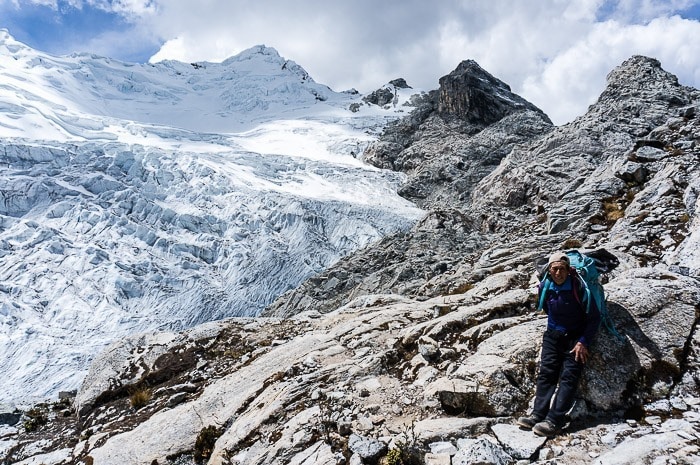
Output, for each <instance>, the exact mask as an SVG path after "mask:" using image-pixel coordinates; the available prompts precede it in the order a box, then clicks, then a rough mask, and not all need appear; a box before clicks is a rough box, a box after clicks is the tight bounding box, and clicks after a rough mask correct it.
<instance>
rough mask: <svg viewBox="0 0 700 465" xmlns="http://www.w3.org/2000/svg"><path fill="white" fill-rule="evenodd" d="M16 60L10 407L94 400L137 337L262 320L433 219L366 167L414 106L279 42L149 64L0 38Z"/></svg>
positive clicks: (11, 92)
mask: <svg viewBox="0 0 700 465" xmlns="http://www.w3.org/2000/svg"><path fill="white" fill-rule="evenodd" d="M0 56H2V59H1V60H0V167H1V168H0V371H1V372H2V373H3V375H4V376H3V377H2V379H1V380H0V401H2V402H14V403H31V402H36V401H39V400H44V399H47V398H49V397H55V396H56V394H57V393H58V392H59V391H61V390H72V389H75V388H77V387H78V386H79V385H80V383H81V381H82V379H83V377H84V375H85V373H86V372H87V368H88V364H89V363H90V361H91V360H92V359H93V358H94V357H95V355H96V354H98V353H99V352H100V351H101V350H102V349H103V348H104V347H106V346H107V345H108V344H110V343H111V342H113V341H115V340H118V339H121V338H124V337H127V336H129V335H133V334H137V333H142V332H152V331H161V330H162V331H165V330H180V329H184V328H188V327H192V326H194V325H197V324H200V323H203V322H207V321H212V320H217V319H222V318H228V317H235V316H254V315H257V314H258V313H259V312H260V311H261V310H262V309H263V308H265V306H266V305H268V304H269V303H271V302H272V300H274V299H275V298H276V297H278V296H279V295H281V294H282V293H284V292H285V291H287V290H290V289H292V288H294V287H295V286H297V285H298V284H299V283H301V282H302V281H303V280H304V279H306V278H308V277H309V276H312V275H314V274H318V273H320V272H322V271H323V270H324V269H326V268H327V267H328V266H330V265H332V264H333V263H335V262H336V261H337V260H339V259H340V258H341V257H343V256H345V255H347V254H349V253H351V252H353V251H355V250H357V249H359V248H362V247H364V246H366V245H368V244H370V243H372V242H374V241H376V240H378V239H380V238H381V237H383V236H386V235H387V234H391V233H393V232H395V231H399V230H405V229H408V228H410V227H411V226H412V225H413V224H415V222H416V221H417V220H418V219H419V218H421V217H422V216H423V214H424V212H423V211H422V210H420V209H419V208H417V207H416V206H415V205H413V204H412V203H410V202H408V201H406V200H404V199H402V198H401V197H399V196H398V195H397V193H396V192H397V190H398V188H399V186H400V184H401V183H402V182H403V177H402V175H400V174H398V173H393V172H387V171H383V170H379V169H376V168H373V167H371V166H369V165H367V164H365V163H363V162H362V153H363V151H364V149H365V148H366V147H367V146H368V144H370V143H371V142H372V141H374V140H375V139H376V138H377V136H378V134H379V132H380V131H381V130H382V128H383V127H384V126H385V125H386V124H387V123H389V122H391V121H393V120H395V119H397V118H398V117H400V116H401V115H402V114H403V113H404V112H407V111H409V110H408V109H407V107H406V105H407V104H408V103H409V102H410V94H411V93H416V92H417V91H414V90H411V89H394V91H395V93H396V98H395V100H394V103H393V104H392V105H387V106H385V107H384V108H379V107H377V106H375V105H368V104H366V103H363V101H362V98H361V97H362V96H361V95H360V94H358V93H357V92H355V91H346V92H335V91H333V90H331V89H330V88H328V87H327V86H324V85H322V84H318V83H316V82H315V81H314V80H313V79H312V78H311V77H310V76H309V75H308V73H307V72H306V71H305V70H304V69H303V68H302V67H301V66H299V65H298V64H296V63H294V62H293V61H290V60H286V59H284V58H282V57H281V56H280V55H279V54H278V53H277V51H276V50H275V49H273V48H270V47H266V46H264V45H260V46H256V47H253V48H251V49H249V50H246V51H244V52H242V53H240V54H239V55H237V56H235V57H232V58H230V59H228V60H226V61H224V62H222V63H206V62H205V63H190V64H187V63H179V62H162V63H157V64H133V63H124V62H119V61H116V60H112V59H109V58H106V57H100V56H95V55H90V54H72V55H70V56H61V57H58V56H52V55H48V54H45V53H42V52H39V51H36V50H33V49H31V48H30V47H28V46H26V45H24V44H22V43H20V42H18V41H16V40H14V39H13V37H12V36H11V35H10V33H9V32H8V31H6V30H0ZM353 104H354V105H353ZM351 106H352V107H353V111H351V110H350V108H351Z"/></svg>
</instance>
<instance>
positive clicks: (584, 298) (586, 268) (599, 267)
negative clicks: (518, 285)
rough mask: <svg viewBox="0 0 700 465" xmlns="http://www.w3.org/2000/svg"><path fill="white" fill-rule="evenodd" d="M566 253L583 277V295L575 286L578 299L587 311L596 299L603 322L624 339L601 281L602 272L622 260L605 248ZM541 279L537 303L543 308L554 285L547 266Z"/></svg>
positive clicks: (620, 338)
mask: <svg viewBox="0 0 700 465" xmlns="http://www.w3.org/2000/svg"><path fill="white" fill-rule="evenodd" d="M564 253H566V256H567V257H569V263H570V265H571V268H573V269H574V273H575V274H576V275H578V276H579V277H580V278H581V279H580V281H581V282H582V283H583V295H581V296H579V295H578V294H577V292H576V286H574V295H575V296H576V299H577V300H578V301H579V302H580V303H581V305H583V306H584V307H585V308H586V313H588V312H589V311H590V308H591V301H595V303H596V306H597V307H598V311H599V312H600V322H601V324H602V325H603V326H605V327H606V328H607V330H608V332H610V334H612V335H613V336H615V337H616V338H617V339H619V340H621V341H622V340H624V338H623V337H622V336H621V335H620V333H619V332H618V331H617V329H615V324H614V323H613V321H612V318H610V314H609V313H608V307H607V305H606V303H605V291H604V290H603V285H602V284H601V283H600V275H601V273H607V272H609V271H612V270H614V269H615V268H616V267H617V266H618V265H619V264H620V261H619V260H618V259H617V257H615V256H614V255H613V254H611V253H610V252H608V251H607V250H605V249H598V250H594V251H592V252H589V253H586V254H583V253H581V252H579V251H578V250H567V251H565V252H564ZM540 281H541V282H542V291H541V292H540V299H539V302H538V305H537V309H538V310H542V308H543V307H544V299H545V294H546V293H547V290H548V289H549V287H550V286H551V285H552V279H551V278H550V276H549V272H548V271H547V268H546V267H545V268H544V270H543V272H542V273H541V274H540Z"/></svg>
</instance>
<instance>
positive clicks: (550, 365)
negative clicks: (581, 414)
mask: <svg viewBox="0 0 700 465" xmlns="http://www.w3.org/2000/svg"><path fill="white" fill-rule="evenodd" d="M537 301H538V302H539V307H540V308H541V309H542V310H544V311H545V312H546V313H547V329H546V331H545V332H544V335H543V337H542V352H541V358H540V371H539V374H538V376H537V388H536V391H535V403H534V407H533V410H532V413H531V414H530V415H529V416H525V417H520V418H518V421H517V423H518V425H520V426H521V427H523V428H526V429H532V431H533V432H534V433H535V434H537V435H538V436H547V437H553V436H555V435H557V434H558V433H559V432H560V431H561V429H562V428H563V427H564V424H565V423H566V420H567V417H566V414H567V412H568V411H569V410H570V409H571V407H573V405H574V396H575V394H576V389H577V387H578V382H579V379H580V378H581V374H582V372H583V368H584V365H585V364H586V361H587V360H588V356H589V350H588V347H589V346H590V344H591V342H592V341H593V337H594V336H595V333H596V331H597V330H598V326H599V325H600V313H599V311H598V305H597V304H596V302H595V299H593V298H591V297H590V293H589V291H588V287H587V285H586V283H585V281H584V280H583V279H582V278H581V276H580V275H579V274H578V272H577V271H576V269H574V268H572V267H571V262H570V259H569V256H568V255H567V254H565V253H563V252H557V253H555V254H553V255H552V256H551V257H550V258H549V261H548V263H547V271H546V273H545V275H544V277H543V279H542V280H541V281H540V284H539V292H538V296H537ZM557 384H558V385H559V389H557ZM555 390H556V396H554V392H555ZM553 396H554V402H552V397H553Z"/></svg>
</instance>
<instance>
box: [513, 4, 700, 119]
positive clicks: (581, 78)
mask: <svg viewBox="0 0 700 465" xmlns="http://www.w3.org/2000/svg"><path fill="white" fill-rule="evenodd" d="M697 50H700V23H699V22H698V21H690V20H685V19H682V18H680V17H678V16H674V17H672V18H658V19H655V20H653V21H651V22H649V23H648V24H647V25H622V24H619V23H617V22H616V21H606V22H604V23H598V24H596V25H595V26H594V27H593V28H592V29H591V30H590V32H589V33H588V34H587V35H586V36H584V37H581V38H580V39H579V40H578V41H577V42H576V43H574V44H572V46H570V47H569V48H568V49H566V50H563V51H562V52H560V53H559V54H558V55H557V56H556V57H555V58H553V59H552V60H550V61H549V62H548V63H547V65H546V66H545V67H544V68H543V70H542V71H541V72H540V73H537V74H533V75H531V76H529V77H527V78H526V79H525V80H524V81H523V83H522V86H521V88H520V90H519V92H518V93H520V95H522V96H523V97H525V98H527V99H528V100H530V101H532V102H534V103H536V104H537V105H539V106H540V107H541V108H543V109H544V110H545V111H546V112H547V114H548V115H549V116H550V117H551V118H552V120H553V121H555V122H558V123H562V122H566V121H570V120H571V119H573V118H574V117H576V116H579V115H581V114H583V113H584V112H585V110H586V108H587V106H588V105H590V104H592V103H594V102H595V100H596V99H597V97H598V96H599V95H600V93H601V92H602V90H603V88H604V86H605V77H606V75H607V74H608V73H609V72H610V71H611V70H612V69H613V68H615V67H616V66H618V65H619V64H620V63H622V62H623V61H624V60H626V59H627V58H629V57H631V56H632V55H646V56H650V57H654V58H657V59H658V60H659V61H660V62H661V65H662V67H663V68H664V69H666V70H667V71H670V72H672V73H673V74H675V75H676V76H678V78H679V81H680V82H681V84H685V85H692V86H694V87H698V84H699V83H700V61H699V60H698V54H697Z"/></svg>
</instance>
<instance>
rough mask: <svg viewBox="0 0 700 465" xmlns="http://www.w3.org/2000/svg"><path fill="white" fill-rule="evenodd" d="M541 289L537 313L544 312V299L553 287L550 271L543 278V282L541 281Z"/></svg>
mask: <svg viewBox="0 0 700 465" xmlns="http://www.w3.org/2000/svg"><path fill="white" fill-rule="evenodd" d="M540 283H541V287H540V299H539V302H538V303H537V311H538V312H541V311H542V310H544V299H545V298H546V296H547V291H548V290H549V288H550V287H552V278H551V277H550V276H549V271H546V272H545V273H544V276H543V277H542V281H540Z"/></svg>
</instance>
